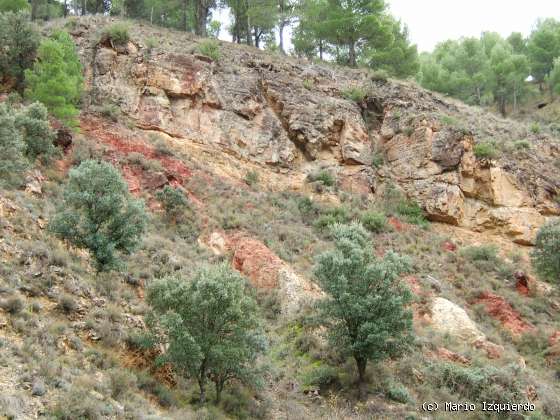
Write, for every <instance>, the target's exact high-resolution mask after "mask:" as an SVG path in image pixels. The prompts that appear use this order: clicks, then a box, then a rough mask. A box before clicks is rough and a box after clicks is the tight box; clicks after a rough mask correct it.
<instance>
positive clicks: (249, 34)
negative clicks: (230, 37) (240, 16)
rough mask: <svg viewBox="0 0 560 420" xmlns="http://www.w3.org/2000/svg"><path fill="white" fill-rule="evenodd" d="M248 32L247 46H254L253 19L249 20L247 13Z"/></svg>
mask: <svg viewBox="0 0 560 420" xmlns="http://www.w3.org/2000/svg"><path fill="white" fill-rule="evenodd" d="M246 25H247V26H246V31H247V36H246V39H247V45H251V46H252V45H253V36H252V35H251V19H250V18H249V14H248V13H247V21H246Z"/></svg>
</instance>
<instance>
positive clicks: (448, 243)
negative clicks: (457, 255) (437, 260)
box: [442, 241, 457, 252]
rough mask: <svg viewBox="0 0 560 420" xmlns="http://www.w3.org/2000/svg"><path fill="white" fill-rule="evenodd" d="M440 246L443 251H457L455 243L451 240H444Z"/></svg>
mask: <svg viewBox="0 0 560 420" xmlns="http://www.w3.org/2000/svg"><path fill="white" fill-rule="evenodd" d="M442 248H443V250H444V251H450V252H455V251H457V245H455V244H454V243H453V242H451V241H445V242H444V243H443V244H442Z"/></svg>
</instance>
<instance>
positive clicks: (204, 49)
mask: <svg viewBox="0 0 560 420" xmlns="http://www.w3.org/2000/svg"><path fill="white" fill-rule="evenodd" d="M196 49H197V51H198V53H199V54H202V55H205V56H206V57H209V58H211V59H212V61H216V62H217V61H220V58H221V56H222V54H221V52H220V43H219V42H218V41H216V40H215V39H206V40H204V41H201V42H200V43H199V44H198V46H197V48H196Z"/></svg>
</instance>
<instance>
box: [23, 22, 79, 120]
mask: <svg viewBox="0 0 560 420" xmlns="http://www.w3.org/2000/svg"><path fill="white" fill-rule="evenodd" d="M37 55H38V57H37V60H36V61H35V65H34V66H33V69H32V70H26V71H25V83H26V86H27V87H26V89H25V96H26V97H27V99H30V100H32V101H39V102H41V103H43V104H44V105H45V106H46V107H47V108H48V109H49V111H50V112H51V113H52V114H53V115H54V116H55V117H56V118H58V119H60V120H61V121H63V122H64V123H66V124H67V125H70V126H75V125H76V124H77V121H76V116H77V115H78V109H77V106H78V104H79V101H80V98H81V95H82V88H83V77H82V65H81V63H80V60H79V58H78V54H77V53H76V46H75V44H74V41H73V39H72V38H71V37H70V35H68V33H66V32H62V31H58V32H55V33H54V34H53V35H52V36H51V37H50V38H48V39H45V40H43V42H41V45H40V46H39V50H38V54H37Z"/></svg>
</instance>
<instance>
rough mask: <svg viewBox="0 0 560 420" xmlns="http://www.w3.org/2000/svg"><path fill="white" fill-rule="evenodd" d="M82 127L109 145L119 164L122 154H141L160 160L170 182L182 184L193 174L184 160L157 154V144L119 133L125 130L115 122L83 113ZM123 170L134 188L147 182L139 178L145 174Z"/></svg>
mask: <svg viewBox="0 0 560 420" xmlns="http://www.w3.org/2000/svg"><path fill="white" fill-rule="evenodd" d="M80 128H81V130H82V132H83V133H84V134H85V135H87V136H89V137H92V138H94V139H95V140H96V141H98V142H99V143H102V144H104V145H105V146H107V147H108V148H109V152H108V156H109V158H110V160H112V161H113V163H117V161H118V158H119V157H121V156H127V155H129V154H130V153H140V154H142V155H143V156H144V157H145V158H147V159H152V160H157V161H159V162H160V164H161V166H162V167H163V168H164V170H165V173H166V176H167V178H168V180H169V183H170V184H171V185H175V186H178V185H181V184H183V182H184V181H185V180H187V179H188V178H190V177H191V175H192V172H191V170H190V169H189V168H188V167H187V166H186V165H185V164H184V163H183V162H182V161H180V160H178V159H175V158H173V157H170V156H163V155H161V154H158V153H157V152H156V150H155V149H154V147H152V146H151V145H148V144H146V143H145V142H143V141H142V140H141V139H139V138H136V137H133V136H131V135H126V134H120V133H119V131H122V129H121V130H119V127H118V126H116V125H115V124H110V123H108V122H106V121H104V120H102V119H100V118H96V117H92V116H84V117H82V118H81V120H80ZM124 172H125V174H124V176H125V179H126V180H127V182H129V185H130V186H131V191H134V190H135V189H136V188H139V185H143V184H144V183H145V182H146V181H145V180H143V179H142V177H140V179H139V177H138V176H139V175H140V176H143V174H142V173H134V171H132V170H130V168H129V169H128V170H124Z"/></svg>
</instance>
